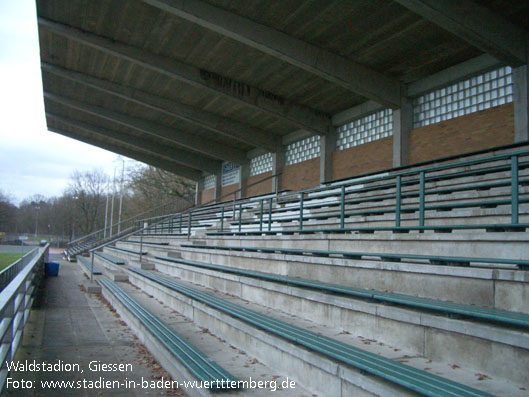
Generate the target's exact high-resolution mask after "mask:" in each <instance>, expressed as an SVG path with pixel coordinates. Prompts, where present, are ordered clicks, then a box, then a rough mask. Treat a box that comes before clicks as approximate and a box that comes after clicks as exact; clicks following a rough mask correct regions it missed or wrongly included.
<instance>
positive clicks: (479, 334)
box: [153, 259, 529, 385]
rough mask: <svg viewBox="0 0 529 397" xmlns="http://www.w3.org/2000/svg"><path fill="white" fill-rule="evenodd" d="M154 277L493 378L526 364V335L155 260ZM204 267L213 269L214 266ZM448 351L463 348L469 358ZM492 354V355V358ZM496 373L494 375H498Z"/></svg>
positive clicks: (520, 375)
mask: <svg viewBox="0 0 529 397" xmlns="http://www.w3.org/2000/svg"><path fill="white" fill-rule="evenodd" d="M153 262H154V263H156V268H157V270H158V271H160V272H162V273H164V274H167V275H171V276H174V277H177V278H178V279H181V280H185V281H188V282H192V283H194V284H199V285H201V286H204V287H207V288H210V289H215V290H218V291H220V292H223V293H229V294H231V295H235V296H237V297H238V298H241V299H243V300H245V301H249V302H252V303H259V304H261V305H265V306H267V307H270V308H272V309H275V310H281V311H283V312H285V313H287V314H288V315H297V314H299V313H303V318H304V319H306V320H310V321H312V322H314V323H316V324H319V325H321V326H325V325H327V324H333V325H334V326H336V327H341V328H342V329H343V330H347V332H350V333H351V334H353V335H354V336H356V337H358V336H363V335H369V337H370V338H371V339H376V340H377V341H378V342H381V343H383V344H385V345H393V346H395V345H398V346H400V347H401V348H403V349H406V350H408V351H410V352H412V353H413V354H414V355H422V356H424V357H425V358H428V359H432V360H436V359H439V358H441V357H442V360H443V361H446V362H450V363H454V364H456V365H458V366H460V367H465V368H468V367H471V368H474V369H475V370H476V371H478V372H482V371H485V372H494V371H495V369H496V368H498V367H499V368H501V367H502V365H503V363H504V362H510V363H513V364H514V363H516V364H515V365H514V367H515V368H524V366H525V365H526V364H527V362H529V361H528V360H529V329H518V328H517V327H513V326H509V325H503V326H498V325H496V324H494V323H483V322H482V323H480V322H476V321H471V320H468V319H467V320H465V319H459V320H458V319H454V318H449V317H448V316H446V315H443V314H440V313H435V314H434V313H430V312H428V311H424V310H417V309H413V308H409V307H402V306H392V305H389V306H388V305H387V304H382V303H373V302H369V301H366V300H363V299H355V298H351V297H347V296H340V295H335V294H329V293H324V292H321V291H316V290H310V289H306V288H300V287H296V286H288V285H284V284H278V283H275V282H271V281H267V280H259V279H256V278H252V277H247V276H242V275H234V274H228V273H224V272H220V271H215V270H212V269H203V268H197V267H194V266H190V265H186V264H175V263H171V262H169V261H164V260H159V259H154V260H153ZM208 263H211V264H213V262H212V261H208ZM447 345H449V346H454V347H455V346H462V345H467V346H469V347H470V346H471V347H472V354H464V353H463V352H462V351H460V350H459V349H455V348H450V347H447ZM493 352H494V353H493ZM496 372H497V370H496ZM496 374H497V375H500V376H502V377H503V378H507V379H510V380H512V381H513V382H516V383H518V384H520V385H523V384H525V383H528V382H529V375H528V374H527V373H526V371H524V370H521V371H512V368H509V369H508V370H506V371H504V372H503V373H501V374H500V373H498V372H497V373H496Z"/></svg>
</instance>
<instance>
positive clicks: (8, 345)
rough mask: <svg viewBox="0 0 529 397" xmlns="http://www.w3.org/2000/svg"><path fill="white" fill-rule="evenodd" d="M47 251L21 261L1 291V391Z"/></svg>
mask: <svg viewBox="0 0 529 397" xmlns="http://www.w3.org/2000/svg"><path fill="white" fill-rule="evenodd" d="M48 249H49V244H48V245H46V246H45V247H42V248H36V249H35V250H33V251H31V252H30V253H29V254H28V255H26V256H24V257H23V258H21V261H22V262H20V264H19V265H18V266H21V268H20V269H19V271H18V272H17V273H16V274H15V275H14V277H13V279H12V280H11V282H10V283H9V284H8V285H6V286H5V288H4V289H3V290H2V291H1V292H0V363H1V364H0V390H2V389H3V387H4V383H5V381H6V378H7V376H8V375H9V371H8V368H7V363H9V362H11V361H13V359H14V357H15V353H16V351H17V348H18V345H19V344H20V341H21V340H22V333H23V330H24V326H25V325H26V322H27V320H28V317H29V311H30V309H31V305H32V304H33V297H34V292H35V290H36V288H37V286H38V284H39V282H40V279H41V277H42V275H43V273H44V270H43V265H44V262H45V261H46V260H47V259H48Z"/></svg>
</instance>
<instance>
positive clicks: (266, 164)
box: [250, 153, 272, 176]
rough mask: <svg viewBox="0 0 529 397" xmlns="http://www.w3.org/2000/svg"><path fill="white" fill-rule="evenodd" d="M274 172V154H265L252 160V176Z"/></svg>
mask: <svg viewBox="0 0 529 397" xmlns="http://www.w3.org/2000/svg"><path fill="white" fill-rule="evenodd" d="M269 171H272V153H265V154H263V155H261V156H257V157H254V158H253V159H251V160H250V176H254V175H259V174H264V173H265V172H269Z"/></svg>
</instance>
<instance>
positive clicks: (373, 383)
mask: <svg viewBox="0 0 529 397" xmlns="http://www.w3.org/2000/svg"><path fill="white" fill-rule="evenodd" d="M130 278H131V282H132V284H134V285H136V286H137V287H139V288H141V289H142V290H144V291H146V292H147V293H148V294H151V295H153V296H154V297H156V298H157V299H159V300H161V301H163V302H170V303H171V307H173V308H175V309H176V310H177V311H179V312H181V313H183V314H185V315H188V316H190V317H191V318H192V320H193V322H194V323H196V324H197V325H199V326H202V327H207V328H208V329H209V330H211V331H212V332H214V333H215V334H216V335H217V336H218V337H220V338H222V339H225V340H228V341H229V343H231V344H233V345H234V346H235V347H237V348H239V349H241V350H245V351H246V352H247V353H249V354H251V355H254V356H255V357H256V358H257V359H258V360H259V361H261V362H263V363H265V364H267V365H269V366H271V367H273V368H275V369H276V370H277V371H280V372H281V373H282V374H283V375H284V376H289V377H292V378H293V379H295V380H297V382H298V383H299V384H302V385H304V386H305V387H307V388H308V389H312V390H314V391H315V392H316V393H320V394H322V395H333V396H334V395H342V396H345V395H358V393H366V392H368V393H371V394H376V395H397V394H398V395H400V394H408V393H407V392H406V391H405V390H403V389H402V388H401V387H400V386H399V387H396V386H395V384H393V383H389V382H388V381H383V380H381V379H380V378H378V377H376V376H373V375H368V374H366V373H365V372H362V371H358V370H356V369H355V368H354V367H350V366H347V365H344V364H339V363H337V362H335V361H334V360H333V359H330V358H327V357H324V356H322V355H320V354H315V353H314V352H312V351H310V350H307V349H306V348H304V347H302V346H298V345H295V344H292V343H290V342H287V341H285V340H284V339H282V338H279V337H277V336H275V335H273V334H270V333H268V332H265V331H262V330H260V329H257V328H255V327H253V326H251V325H250V324H249V323H245V322H243V321H241V320H238V319H236V318H234V317H231V316H229V315H227V314H225V313H223V312H220V311H218V310H217V309H214V308H212V307H210V306H206V305H205V304H203V303H200V302H196V301H194V300H192V299H190V298H188V297H186V296H183V295H181V294H179V293H177V292H174V291H172V290H169V289H168V288H166V287H164V286H161V285H160V284H158V283H155V282H153V281H151V280H147V279H145V278H144V277H142V276H140V275H137V274H133V273H132V272H131V275H130ZM169 278H170V279H174V278H172V277H169ZM174 280H175V281H178V282H179V283H181V284H185V285H188V286H191V287H193V288H196V289H198V290H201V291H207V292H208V293H210V294H213V295H215V296H217V297H221V298H223V299H226V300H228V301H230V302H231V303H235V304H238V305H241V306H243V307H245V308H247V309H251V310H254V311H256V312H258V313H262V314H266V315H268V316H270V317H273V318H275V319H278V320H281V321H283V322H286V323H288V324H291V325H293V326H298V327H301V328H304V329H307V330H310V331H312V332H315V333H317V334H319V335H322V336H327V337H330V338H333V339H335V340H338V341H341V342H343V343H346V344H348V345H350V346H354V347H358V348H360V349H363V350H365V351H369V352H371V353H375V354H379V355H381V356H384V357H388V358H391V359H394V360H397V361H400V362H405V364H406V365H409V366H412V367H414V368H419V369H422V370H426V371H432V372H433V373H435V374H438V375H440V376H443V377H446V378H450V379H451V380H453V381H457V382H460V383H463V384H466V385H468V386H471V387H475V388H479V389H481V390H486V391H488V392H490V393H494V394H504V395H522V392H520V389H519V388H520V386H519V385H516V384H514V383H513V382H512V381H509V380H506V379H502V378H501V377H500V376H498V375H497V374H495V373H494V374H493V373H481V374H480V375H481V376H479V377H478V376H477V375H476V371H475V369H473V368H462V367H459V366H458V365H457V364H454V363H449V362H444V361H442V360H430V359H427V358H425V357H424V356H421V355H415V354H414V353H413V352H412V351H409V350H407V349H403V348H402V347H401V346H399V345H386V344H385V343H382V342H379V341H377V340H374V339H372V338H365V337H362V338H360V337H359V336H354V335H352V334H351V333H350V332H349V331H348V330H346V329H343V328H341V327H336V326H334V324H332V325H330V324H327V325H326V326H321V325H319V324H317V323H314V322H312V321H310V320H307V319H305V318H300V317H298V316H296V315H291V314H288V313H284V312H282V311H280V310H277V309H274V308H268V307H265V306H262V305H257V304H255V303H252V302H248V301H246V300H241V299H240V298H238V297H236V296H233V294H230V295H226V294H223V293H221V292H220V291H215V290H211V289H204V288H202V287H199V286H197V285H196V284H190V283H187V282H184V281H182V280H178V279H174ZM479 379H481V380H479ZM483 379H486V380H487V381H486V382H483Z"/></svg>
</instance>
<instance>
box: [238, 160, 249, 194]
mask: <svg viewBox="0 0 529 397" xmlns="http://www.w3.org/2000/svg"><path fill="white" fill-rule="evenodd" d="M249 177H250V162H249V161H248V162H246V163H244V164H241V168H240V174H239V189H241V190H240V192H239V198H243V197H247V191H246V187H247V186H248V178H249Z"/></svg>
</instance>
